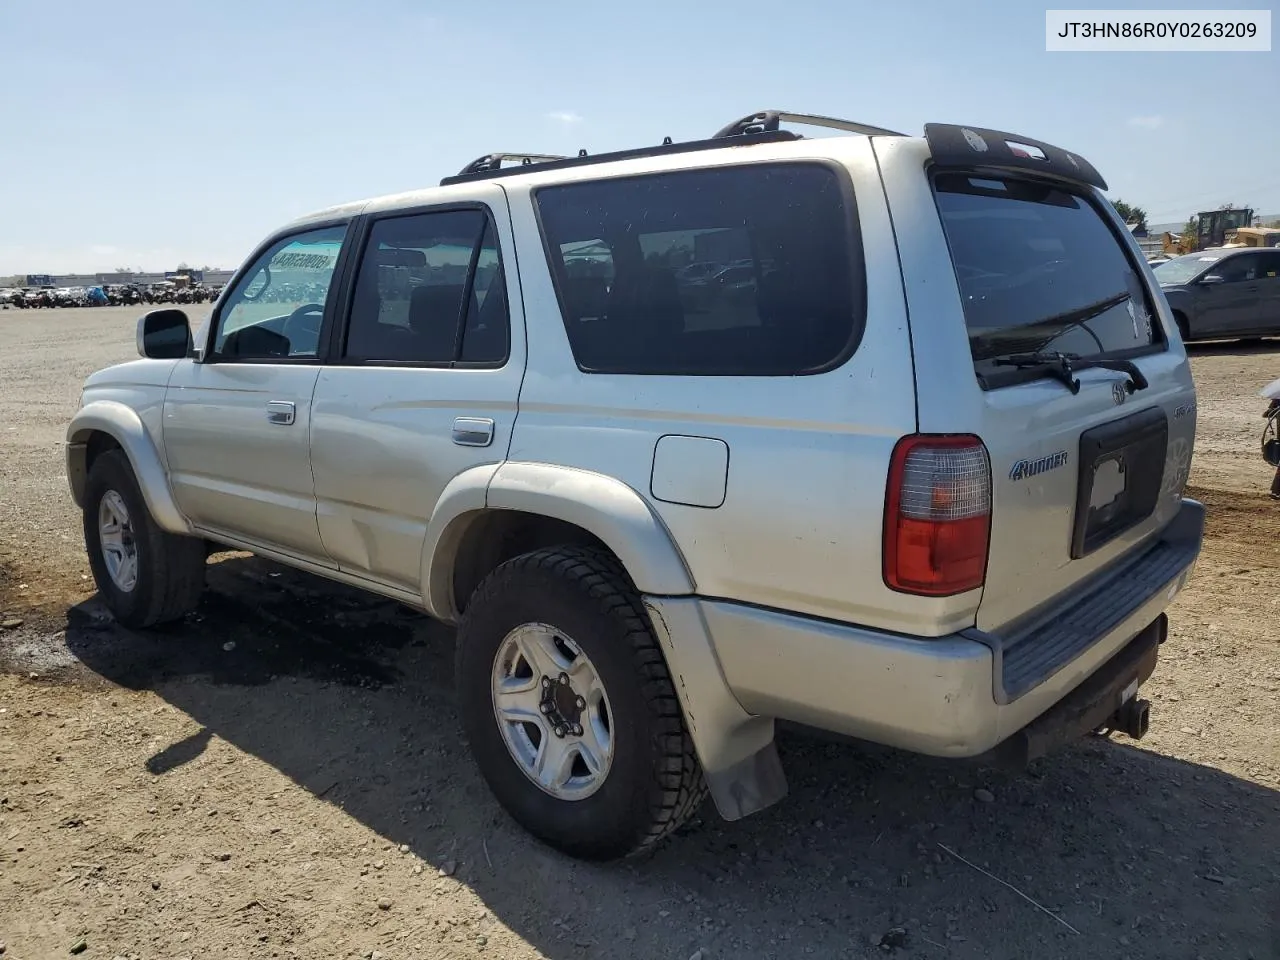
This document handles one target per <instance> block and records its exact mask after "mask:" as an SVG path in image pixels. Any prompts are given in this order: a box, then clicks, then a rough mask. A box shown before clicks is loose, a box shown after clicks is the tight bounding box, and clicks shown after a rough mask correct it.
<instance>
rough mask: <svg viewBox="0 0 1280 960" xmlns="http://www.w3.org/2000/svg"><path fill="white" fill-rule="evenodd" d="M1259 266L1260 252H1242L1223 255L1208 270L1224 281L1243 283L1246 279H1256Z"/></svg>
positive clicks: (1260, 261)
mask: <svg viewBox="0 0 1280 960" xmlns="http://www.w3.org/2000/svg"><path fill="white" fill-rule="evenodd" d="M1260 266H1262V254H1260V253H1243V254H1240V255H1238V256H1234V257H1224V258H1223V259H1222V261H1221V262H1220V263H1219V264H1218V265H1217V266H1216V267H1214V268H1213V269H1212V270H1211V271H1209V272H1210V273H1215V274H1217V275H1218V276H1220V277H1221V278H1222V279H1223V281H1224V282H1226V283H1243V282H1244V281H1246V280H1257V279H1258V268H1259V267H1260Z"/></svg>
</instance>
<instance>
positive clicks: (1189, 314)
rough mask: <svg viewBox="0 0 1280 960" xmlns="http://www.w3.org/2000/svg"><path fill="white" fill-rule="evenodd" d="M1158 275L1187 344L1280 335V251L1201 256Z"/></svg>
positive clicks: (1164, 267) (1178, 260)
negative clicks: (1197, 341) (1231, 338)
mask: <svg viewBox="0 0 1280 960" xmlns="http://www.w3.org/2000/svg"><path fill="white" fill-rule="evenodd" d="M1155 275H1156V280H1158V281H1159V283H1160V289H1161V290H1162V291H1163V292H1164V295H1165V299H1166V300H1168V301H1169V309H1171V310H1172V311H1173V318H1174V321H1175V322H1176V323H1177V324H1178V330H1179V332H1180V333H1181V334H1182V339H1183V340H1184V341H1190V340H1213V339H1220V338H1226V337H1266V336H1277V335H1280V250H1262V249H1251V248H1248V247H1239V248H1234V249H1232V248H1225V247H1221V248H1217V249H1212V250H1201V251H1200V252H1198V253H1188V254H1186V255H1185V256H1181V257H1175V258H1173V259H1172V260H1169V261H1168V262H1166V263H1162V264H1160V265H1158V266H1157V267H1156V268H1155Z"/></svg>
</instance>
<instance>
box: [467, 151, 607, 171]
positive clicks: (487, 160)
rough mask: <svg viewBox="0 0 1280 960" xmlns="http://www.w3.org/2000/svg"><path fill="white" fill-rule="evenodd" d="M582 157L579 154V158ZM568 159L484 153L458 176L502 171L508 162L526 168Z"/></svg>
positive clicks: (551, 155) (547, 155) (553, 155)
mask: <svg viewBox="0 0 1280 960" xmlns="http://www.w3.org/2000/svg"><path fill="white" fill-rule="evenodd" d="M584 153H585V151H584ZM582 155H583V154H579V156H582ZM568 159H569V158H568V157H562V156H560V155H558V154H551V153H486V154H485V155H484V156H483V157H477V158H476V159H475V160H472V161H471V162H470V163H468V164H467V165H466V166H465V167H463V168H462V170H461V171H460V172H459V173H458V176H460V177H466V176H469V175H471V174H473V173H488V172H490V171H492V170H499V169H502V163H503V161H509V160H519V161H520V166H522V167H527V166H531V165H532V164H535V163H551V162H552V161H555V160H568Z"/></svg>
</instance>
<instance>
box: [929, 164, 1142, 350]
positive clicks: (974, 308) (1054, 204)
mask: <svg viewBox="0 0 1280 960" xmlns="http://www.w3.org/2000/svg"><path fill="white" fill-rule="evenodd" d="M934 193H935V196H936V197H937V202H938V209H939V211H940V213H941V215H942V225H943V229H944V230H945V232H946V236H947V243H948V244H949V246H950V248H951V259H952V263H953V265H954V267H955V274H956V280H957V282H958V283H959V287H960V296H961V299H962V301H963V303H964V315H965V322H966V324H967V325H968V328H969V347H970V349H971V351H972V353H973V359H974V362H975V364H976V365H977V366H978V368H979V371H980V372H983V370H984V369H990V367H991V365H992V361H994V360H997V359H999V358H1001V357H1007V356H1009V355H1010V354H1016V353H1031V352H1038V351H1054V352H1061V353H1067V354H1074V355H1076V356H1079V357H1098V356H1103V355H1110V354H1123V353H1126V352H1130V351H1138V350H1142V349H1143V348H1150V347H1151V346H1152V345H1153V344H1159V343H1161V342H1162V337H1161V333H1160V329H1159V326H1158V324H1156V323H1155V320H1154V316H1155V313H1154V310H1153V309H1152V305H1151V302H1150V300H1149V298H1148V294H1147V291H1146V287H1145V286H1144V284H1143V283H1142V281H1141V279H1140V278H1139V275H1138V273H1137V270H1136V268H1135V267H1134V265H1133V262H1132V261H1131V260H1130V258H1129V255H1128V253H1127V251H1126V250H1125V248H1124V247H1123V246H1122V241H1121V240H1120V238H1119V237H1117V236H1116V234H1115V233H1113V232H1112V230H1111V228H1110V227H1109V226H1108V224H1107V222H1106V221H1105V220H1104V219H1103V216H1102V214H1101V213H1100V211H1099V210H1098V209H1097V208H1095V207H1094V205H1093V204H1092V203H1091V202H1090V201H1089V200H1087V199H1085V198H1084V197H1083V196H1081V195H1079V194H1075V193H1071V192H1069V191H1066V190H1063V189H1061V188H1059V187H1055V186H1050V185H1046V184H1042V183H1037V182H1032V181H1028V180H1019V179H1016V178H1008V179H1001V178H988V177H977V176H973V175H967V174H942V175H939V176H937V177H936V178H935V179H934Z"/></svg>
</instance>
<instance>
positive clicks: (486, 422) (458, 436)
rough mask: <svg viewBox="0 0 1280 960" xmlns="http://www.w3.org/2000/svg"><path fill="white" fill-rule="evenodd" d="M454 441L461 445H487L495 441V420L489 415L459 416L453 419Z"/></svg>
mask: <svg viewBox="0 0 1280 960" xmlns="http://www.w3.org/2000/svg"><path fill="white" fill-rule="evenodd" d="M453 442H454V443H456V444H457V445H458V446H460V447H487V446H489V444H491V443H493V421H492V420H490V419H489V418H488V417H458V418H456V419H455V420H454V421H453Z"/></svg>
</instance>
